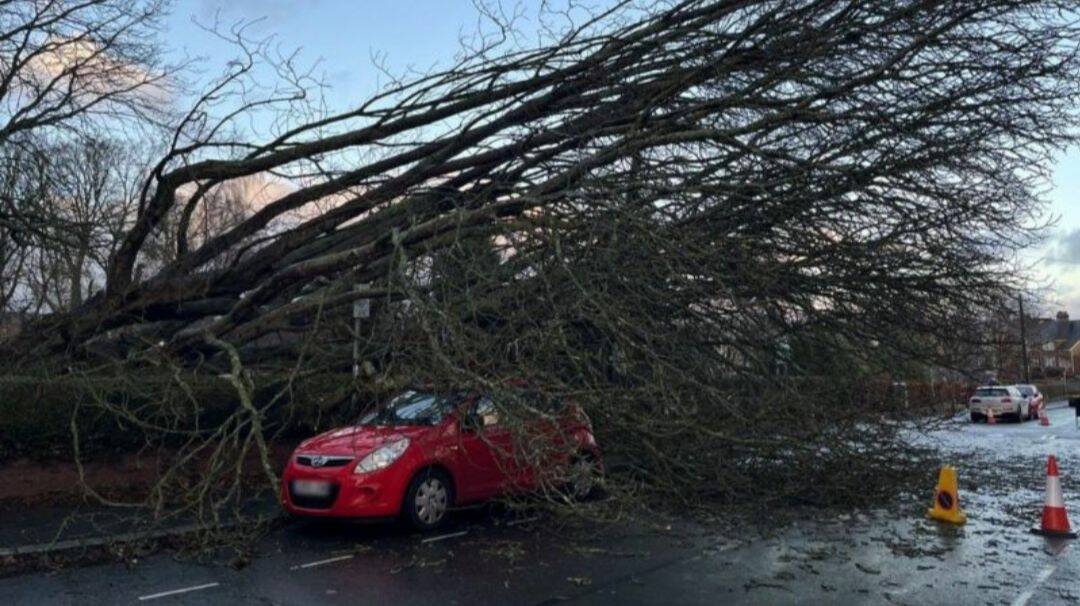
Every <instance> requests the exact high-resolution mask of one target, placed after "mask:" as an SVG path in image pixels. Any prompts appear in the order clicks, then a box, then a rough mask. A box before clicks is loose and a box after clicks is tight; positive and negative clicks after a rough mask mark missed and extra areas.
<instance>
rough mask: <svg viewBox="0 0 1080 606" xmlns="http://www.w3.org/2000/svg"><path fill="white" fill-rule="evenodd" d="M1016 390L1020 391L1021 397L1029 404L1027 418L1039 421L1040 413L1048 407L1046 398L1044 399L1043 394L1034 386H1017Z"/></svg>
mask: <svg viewBox="0 0 1080 606" xmlns="http://www.w3.org/2000/svg"><path fill="white" fill-rule="evenodd" d="M1016 388H1017V389H1019V390H1020V395H1021V396H1023V397H1024V400H1025V401H1027V403H1028V417H1027V418H1029V419H1038V418H1039V413H1041V412H1042V411H1043V410H1044V408H1045V407H1046V398H1044V397H1043V394H1042V392H1041V391H1039V388H1038V387H1036V386H1034V385H1017V386H1016Z"/></svg>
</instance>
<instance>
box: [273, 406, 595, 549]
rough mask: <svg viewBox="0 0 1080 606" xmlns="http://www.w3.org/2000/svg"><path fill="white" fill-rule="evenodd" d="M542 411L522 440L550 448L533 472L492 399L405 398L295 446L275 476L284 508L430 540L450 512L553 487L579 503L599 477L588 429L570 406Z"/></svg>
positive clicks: (587, 423) (586, 420)
mask: <svg viewBox="0 0 1080 606" xmlns="http://www.w3.org/2000/svg"><path fill="white" fill-rule="evenodd" d="M545 406H547V408H546V409H545V411H546V412H547V413H548V417H547V419H548V420H546V421H537V422H536V423H534V424H532V425H530V426H529V427H527V428H526V435H528V436H529V437H530V441H531V439H532V438H535V437H540V438H542V439H543V440H544V441H545V442H544V443H545V444H547V445H550V446H552V447H553V448H549V449H545V452H550V455H547V456H545V457H544V458H543V460H542V461H540V462H539V463H536V464H524V463H521V462H520V461H519V460H518V458H517V457H516V456H515V452H514V450H515V449H514V444H513V443H512V437H511V432H510V429H509V428H508V427H505V426H504V425H503V424H502V423H501V422H500V413H499V409H498V408H497V407H496V406H495V403H494V401H493V400H492V398H491V397H490V396H487V395H482V394H470V393H460V394H450V395H440V394H436V393H432V392H431V391H425V390H416V391H407V392H405V393H402V394H400V395H399V396H397V397H395V398H393V399H392V400H390V402H389V403H388V404H387V405H385V406H383V407H382V408H380V409H378V410H377V411H374V412H372V413H370V414H368V415H366V416H365V417H364V418H363V419H361V420H360V422H359V423H358V424H357V425H355V426H353V427H344V428H341V429H336V430H334V431H329V432H326V433H324V434H321V435H318V436H315V437H313V438H311V439H309V440H306V441H304V442H302V443H301V444H300V445H299V446H298V447H297V449H296V451H295V452H294V453H293V455H292V456H291V457H290V458H289V462H288V464H287V466H286V467H285V471H284V473H283V476H282V481H281V501H282V504H283V505H284V507H285V509H286V510H287V511H288V512H290V513H291V514H293V515H299V516H319V517H342V518H394V517H398V516H401V517H402V518H404V519H405V520H406V521H407V522H409V523H411V524H412V525H413V526H414V527H416V528H418V529H420V530H430V529H433V528H435V527H437V526H439V525H440V524H441V523H442V522H443V521H444V520H445V518H446V516H447V514H448V513H449V511H450V510H451V509H452V508H454V507H458V506H462V505H467V504H470V503H476V502H480V501H485V500H489V499H492V498H496V497H499V496H502V495H506V494H508V493H513V492H519V491H529V490H533V489H535V488H537V487H538V486H539V485H540V484H541V483H542V482H546V481H548V480H552V479H558V480H560V481H561V480H564V479H565V482H566V484H567V485H568V487H567V489H568V491H569V492H570V493H571V494H572V495H574V496H576V497H585V496H587V495H588V494H589V493H591V492H592V490H593V488H594V486H595V482H596V480H597V478H598V476H599V474H600V473H602V471H603V467H602V461H601V457H600V449H599V448H598V446H597V444H596V439H595V437H594V436H593V431H592V423H591V422H590V421H589V418H588V417H587V416H586V415H585V413H584V411H582V410H581V408H580V407H578V406H577V405H575V404H572V403H566V402H562V401H547V402H546V404H545Z"/></svg>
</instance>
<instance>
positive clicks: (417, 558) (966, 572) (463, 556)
mask: <svg viewBox="0 0 1080 606" xmlns="http://www.w3.org/2000/svg"><path fill="white" fill-rule="evenodd" d="M1051 420H1052V423H1053V425H1052V426H1051V427H1049V428H1046V427H1040V426H1039V425H1038V423H1037V422H1028V423H1024V424H1022V425H1011V424H999V425H996V426H986V425H981V424H980V425H975V426H972V425H970V424H968V423H966V422H963V421H962V420H958V421H957V422H956V423H953V424H951V425H950V426H949V427H947V428H945V429H943V430H942V431H939V432H933V433H932V434H930V435H929V436H925V437H921V438H920V439H922V440H926V441H927V442H929V443H932V444H933V445H934V446H936V447H938V448H939V449H940V450H941V451H942V453H943V455H942V459H943V462H948V463H952V464H954V465H956V466H957V467H958V469H959V472H960V491H961V492H960V496H961V505H962V507H963V508H964V509H965V510H966V512H967V514H968V517H969V522H968V524H967V525H966V526H963V527H959V528H954V527H948V526H942V525H939V524H938V523H936V522H931V521H929V520H926V519H925V517H924V515H923V514H924V512H925V509H926V507H927V506H928V505H929V500H930V494H931V492H932V488H933V487H932V486H927V488H926V494H919V495H898V496H897V502H896V503H895V506H893V507H890V508H887V509H882V510H879V511H874V512H867V513H854V512H851V513H843V512H833V513H829V514H822V513H820V512H817V513H815V514H812V515H811V514H808V516H807V518H806V519H803V520H802V521H800V522H798V523H796V524H794V525H787V526H785V527H783V528H782V529H779V530H776V531H775V532H773V533H772V534H768V533H763V531H762V528H767V526H768V524H767V521H765V522H766V523H764V524H762V525H761V527H759V528H757V529H755V530H749V529H747V530H743V531H739V533H737V534H738V536H732V535H731V533H725V536H722V537H721V536H715V535H710V534H708V533H701V532H691V531H689V530H688V529H686V528H679V527H677V528H676V529H669V528H668V527H667V525H666V524H665V523H663V522H658V521H655V520H654V521H653V522H654V523H655V525H654V526H651V527H650V526H647V525H646V524H644V523H634V524H631V523H626V524H620V525H616V526H613V527H609V528H606V529H604V530H598V531H596V532H591V533H590V532H585V533H583V532H581V531H580V530H577V531H573V532H571V531H569V530H568V531H567V534H555V535H552V534H550V533H547V532H545V533H539V532H536V530H537V527H538V525H541V524H544V520H543V519H537V520H530V519H528V518H525V519H522V518H512V517H509V516H508V514H502V513H491V512H487V511H476V512H470V513H465V514H463V515H460V516H458V519H457V522H456V524H455V525H454V526H452V527H449V528H447V529H445V531H443V532H441V533H439V534H435V535H416V534H411V533H406V532H404V531H401V530H399V529H397V528H395V527H393V526H387V525H379V526H364V525H346V526H340V525H322V524H308V523H301V524H295V525H291V526H289V527H286V528H284V529H282V530H280V531H278V532H276V533H274V534H273V535H271V536H269V537H267V538H266V539H264V540H263V541H262V543H260V545H259V553H260V555H259V557H257V558H256V559H255V560H254V561H253V562H252V563H251V564H250V565H248V566H246V567H243V568H240V569H236V568H233V567H231V566H229V565H227V563H225V562H216V563H215V562H207V563H197V562H190V561H177V560H175V559H173V558H172V557H170V556H168V555H158V556H153V557H150V558H148V559H146V560H143V561H140V562H138V563H137V564H136V565H135V566H133V567H130V568H128V567H125V566H122V565H118V564H112V565H101V566H92V567H87V568H78V569H70V570H65V571H61V572H58V573H36V574H31V575H25V576H21V577H15V578H8V579H0V596H2V597H0V602H3V603H14V604H23V603H26V604H41V603H56V604H79V605H85V604H228V605H240V604H391V603H392V604H395V605H401V606H407V605H410V604H429V603H433V602H434V603H446V604H470V605H472V604H561V603H572V604H608V603H619V604H658V603H663V604H671V603H679V604H717V603H724V604H807V603H813V604H820V603H837V604H882V603H892V604H1004V605H1016V606H1023V605H1024V604H1073V603H1080V556H1078V555H1077V552H1076V550H1077V549H1078V548H1080V543H1069V542H1064V543H1060V542H1054V541H1048V540H1046V539H1044V538H1042V537H1039V536H1036V535H1033V534H1030V533H1029V532H1028V528H1029V527H1030V526H1031V525H1032V524H1033V523H1035V522H1036V521H1037V520H1038V515H1039V512H1040V511H1041V507H1042V499H1043V486H1044V476H1043V473H1044V467H1043V465H1044V462H1045V456H1046V455H1047V454H1051V453H1053V454H1056V455H1057V456H1058V457H1059V459H1060V460H1061V463H1062V473H1063V478H1062V479H1063V485H1064V489H1065V498H1066V503H1067V504H1068V505H1069V506H1070V507H1071V508H1074V509H1070V513H1073V516H1074V519H1073V522H1074V526H1075V523H1076V522H1077V521H1078V520H1077V519H1076V516H1077V515H1080V509H1075V508H1077V507H1080V430H1077V429H1075V428H1074V426H1073V413H1072V411H1071V410H1069V409H1060V408H1059V409H1056V410H1053V411H1051Z"/></svg>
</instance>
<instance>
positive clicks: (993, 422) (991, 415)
mask: <svg viewBox="0 0 1080 606" xmlns="http://www.w3.org/2000/svg"><path fill="white" fill-rule="evenodd" d="M986 422H987V423H989V424H991V425H997V419H995V418H994V409H993V408H991V409H989V410H987V411H986Z"/></svg>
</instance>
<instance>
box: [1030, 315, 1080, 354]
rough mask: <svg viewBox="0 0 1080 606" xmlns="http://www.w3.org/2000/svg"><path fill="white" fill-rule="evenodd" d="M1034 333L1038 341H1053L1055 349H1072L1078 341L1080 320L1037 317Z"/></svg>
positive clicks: (1079, 337) (1079, 339) (1066, 317)
mask: <svg viewBox="0 0 1080 606" xmlns="http://www.w3.org/2000/svg"><path fill="white" fill-rule="evenodd" d="M1036 322H1037V324H1036V326H1035V330H1034V331H1033V332H1034V334H1033V335H1032V336H1033V337H1034V338H1035V339H1036V340H1037V341H1038V342H1039V343H1050V342H1053V343H1055V344H1056V345H1057V347H1056V348H1055V349H1072V347H1073V346H1074V345H1076V344H1077V343H1080V320H1069V319H1068V316H1065V317H1064V318H1038V319H1037V320H1036Z"/></svg>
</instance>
